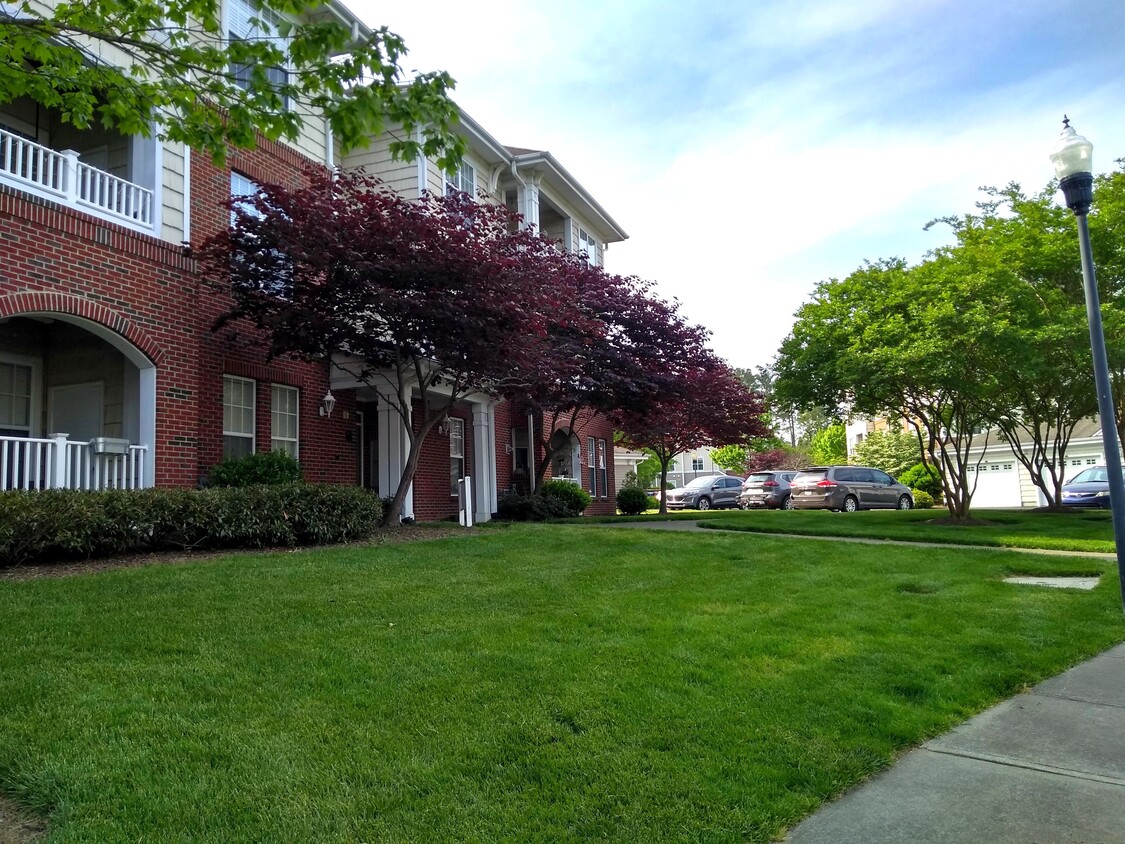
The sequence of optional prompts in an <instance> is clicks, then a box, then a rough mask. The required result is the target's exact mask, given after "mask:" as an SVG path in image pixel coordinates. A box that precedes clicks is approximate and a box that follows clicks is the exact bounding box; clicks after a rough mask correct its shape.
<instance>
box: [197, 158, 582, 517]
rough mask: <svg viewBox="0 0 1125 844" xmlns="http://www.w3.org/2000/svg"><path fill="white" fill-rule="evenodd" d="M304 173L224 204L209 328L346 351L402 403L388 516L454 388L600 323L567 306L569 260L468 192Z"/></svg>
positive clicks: (488, 379)
mask: <svg viewBox="0 0 1125 844" xmlns="http://www.w3.org/2000/svg"><path fill="white" fill-rule="evenodd" d="M307 179H308V183H307V185H306V186H304V187H301V188H298V189H296V190H290V189H287V188H285V187H283V186H279V185H263V186H262V190H261V192H260V193H259V194H258V195H257V196H256V197H253V198H251V199H246V200H243V201H234V202H232V203H231V208H232V213H233V215H234V225H233V226H232V228H231V229H230V230H229V231H227V232H223V233H220V234H217V235H215V236H214V237H212V238H211V239H210V240H209V241H208V243H207V245H206V247H205V249H204V251H203V255H202V268H203V272H204V277H205V278H206V279H207V280H208V281H209V283H210V284H211V285H212V286H213V287H215V288H216V289H217V290H219V291H220V292H222V293H223V294H224V295H230V296H232V297H233V306H232V307H231V308H230V310H229V311H228V312H227V313H226V314H225V315H224V317H223V318H222V319H221V320H220V323H219V325H220V327H221V326H229V327H233V328H235V329H238V328H239V326H240V325H244V324H245V323H247V322H248V323H250V324H252V325H253V326H255V327H256V328H257V329H260V335H259V336H260V337H261V339H262V342H264V343H265V345H266V348H267V350H268V353H269V354H270V356H278V355H292V356H296V357H299V358H304V359H324V358H327V357H329V356H332V355H333V354H334V353H342V354H343V355H345V356H346V358H344V359H340V358H339V356H337V365H339V366H341V367H343V368H344V369H345V370H346V371H348V372H350V374H351V375H353V376H354V377H355V378H356V379H357V380H358V381H359V382H361V383H364V384H367V385H370V386H371V387H373V388H375V389H376V390H378V391H379V393H380V394H381V395H382V396H383V399H384V400H385V401H387V402H388V403H389V405H390V406H391V407H393V408H394V409H395V411H396V412H397V413H398V414H399V416H400V417H401V418H402V420H403V423H404V428H405V431H406V433H407V436H408V438H409V441H410V450H409V454H408V455H407V459H406V467H405V470H404V472H403V475H402V479H401V482H400V483H399V486H398V489H397V491H396V493H395V497H394V501H393V503H392V505H391V507H390V508H388V511H387V516H386V518H387V520H388V521H394V520H397V519H398V517H399V515H400V513H401V511H402V505H403V502H404V500H405V497H406V493H407V491H408V489H409V487H410V483H411V481H412V480H413V477H414V472H415V470H416V468H417V465H418V458H419V456H420V454H421V446H422V443H423V442H424V441H425V439H426V437H427V436H428V435H429V434H430V432H431V431H432V430H433V428H434V427H435V426H436V425H437V423H438V422H439V421H440V420H441V419H442V418H444V417H445V416H446V414H447V413H448V412H449V411H450V410H451V409H452V407H453V406H454V405H455V404H456V403H457V402H458V401H460V400H463V399H464V398H466V397H467V396H469V395H470V394H473V393H485V394H492V395H504V391H505V390H506V389H509V388H510V385H523V384H526V383H527V381H528V374H529V373H544V372H545V373H552V372H557V371H558V366H557V365H556V363H555V362H554V361H553V360H552V359H551V356H552V354H553V351H554V347H553V346H552V345H551V344H550V343H548V342H545V338H547V337H548V336H549V335H550V333H551V332H552V331H554V330H556V329H559V328H560V327H561V326H563V325H565V326H567V327H568V329H571V330H583V331H587V332H589V334H590V336H591V337H592V338H595V337H597V336H599V334H600V332H601V326H600V325H599V324H598V323H596V322H594V321H591V320H590V319H589V318H588V317H587V315H586V314H584V313H583V312H582V311H581V310H580V309H579V308H578V307H577V306H576V304H575V303H576V302H577V301H578V300H579V290H578V289H577V288H576V286H575V285H574V284H573V283H572V280H573V273H572V272H571V270H572V269H573V267H574V266H575V265H576V264H578V263H581V262H580V261H579V260H578V259H573V260H572V256H565V255H561V254H560V253H559V252H558V251H557V250H556V249H555V247H554V245H553V244H552V243H550V242H549V241H547V240H545V239H543V238H541V237H539V236H537V235H535V234H534V233H532V232H531V231H529V230H527V229H522V228H519V227H518V226H515V225H513V223H514V221H513V219H512V218H511V216H510V214H509V212H507V210H506V209H504V208H501V207H496V206H489V205H478V204H476V203H475V202H473V201H472V199H471V198H469V197H467V196H466V195H464V194H457V195H453V196H448V197H440V198H439V197H433V196H426V197H423V198H422V200H420V201H414V202H412V201H407V200H405V199H402V198H401V197H399V196H398V195H397V194H395V193H393V192H391V191H390V190H388V189H386V188H385V187H384V186H383V185H382V184H381V183H380V182H378V180H376V179H374V178H372V177H368V176H365V175H363V174H358V173H353V174H337V175H336V176H332V175H331V174H328V173H325V172H323V171H319V170H317V171H312V172H310V173H309V174H308V176H307Z"/></svg>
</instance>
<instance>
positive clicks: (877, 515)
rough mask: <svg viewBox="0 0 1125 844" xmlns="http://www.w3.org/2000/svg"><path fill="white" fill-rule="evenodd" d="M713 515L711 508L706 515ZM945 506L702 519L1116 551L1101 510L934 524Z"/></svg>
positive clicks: (987, 513)
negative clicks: (977, 523)
mask: <svg viewBox="0 0 1125 844" xmlns="http://www.w3.org/2000/svg"><path fill="white" fill-rule="evenodd" d="M706 515H708V516H710V513H708V514H706ZM948 515H949V512H948V511H947V510H945V509H944V508H943V509H937V508H934V509H933V510H911V511H909V512H899V511H897V510H865V511H863V512H860V513H830V512H828V511H827V510H788V511H786V510H753V511H748V512H742V511H729V510H728V511H723V513H722V514H721V515H720V516H718V517H717V518H716V517H714V516H710V518H708V519H705V520H704V521H703V522H702V524H703V525H704V526H705V527H713V528H722V529H723V530H747V531H754V532H762V533H799V534H805V535H810V536H860V537H870V538H873V539H899V540H905V541H907V542H942V543H952V544H956V545H992V546H1000V547H1005V548H1046V549H1053V550H1059V551H1097V552H1102V553H1107V554H1112V553H1113V551H1114V545H1113V524H1112V522H1111V521H1110V515H1109V513H1108V512H1106V511H1103V510H1087V511H1078V512H1067V513H1040V512H1032V511H1030V510H977V511H974V512H973V514H972V515H973V518H974V519H975V520H977V521H981V522H987V524H981V525H956V524H934V522H935V520H943V519H945V518H947V517H948Z"/></svg>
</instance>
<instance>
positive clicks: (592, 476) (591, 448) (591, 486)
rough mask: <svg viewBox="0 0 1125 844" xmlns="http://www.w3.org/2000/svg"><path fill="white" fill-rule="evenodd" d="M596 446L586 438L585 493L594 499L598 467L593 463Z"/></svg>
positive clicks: (596, 492) (596, 489) (596, 488)
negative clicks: (586, 479) (586, 478)
mask: <svg viewBox="0 0 1125 844" xmlns="http://www.w3.org/2000/svg"><path fill="white" fill-rule="evenodd" d="M595 448H596V446H595V445H594V438H593V437H586V469H587V472H588V485H587V487H586V490H587V492H589V493H590V495H592V496H593V497H594V498H597V497H598V467H597V464H595V462H594V453H595Z"/></svg>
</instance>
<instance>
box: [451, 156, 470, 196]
mask: <svg viewBox="0 0 1125 844" xmlns="http://www.w3.org/2000/svg"><path fill="white" fill-rule="evenodd" d="M457 191H461V192H463V193H467V194H468V195H469V196H473V197H475V196H476V171H475V170H473V165H471V164H469V163H468V162H466V161H462V162H461V164H460V166H458V168H457V172H456V173H446V174H445V192H446V193H447V194H450V193H456V192H457Z"/></svg>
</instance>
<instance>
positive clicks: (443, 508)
mask: <svg viewBox="0 0 1125 844" xmlns="http://www.w3.org/2000/svg"><path fill="white" fill-rule="evenodd" d="M412 414H413V415H412V419H413V422H414V431H415V433H417V432H418V430H419V428H420V427H421V420H422V405H421V402H420V401H419V400H418V399H415V400H414V406H413V410H412ZM449 415H450V416H453V417H456V418H458V419H461V420H463V421H464V423H465V474H466V476H468V477H472V475H473V467H474V465H475V464H474V462H473V460H474V458H475V455H474V453H473V439H474V438H473V414H472V412H471V410H470V409H469V408H468V407H455V408H454V409H453V410H451V411H450V412H449ZM449 477H450V476H449V436H448V435H447V434H444V433H442V432H441V431H439V430H438V427H437V426H435V427H434V428H432V429H431V430H430V434H429V436H427V437H426V441H425V442H424V443H422V453H421V455H420V456H419V458H418V468H417V470H416V471H415V473H414V517H415V518H416V519H418V520H419V521H423V522H434V521H440V520H442V519H456V518H457V497H456V496H454V495H450V481H449Z"/></svg>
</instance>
